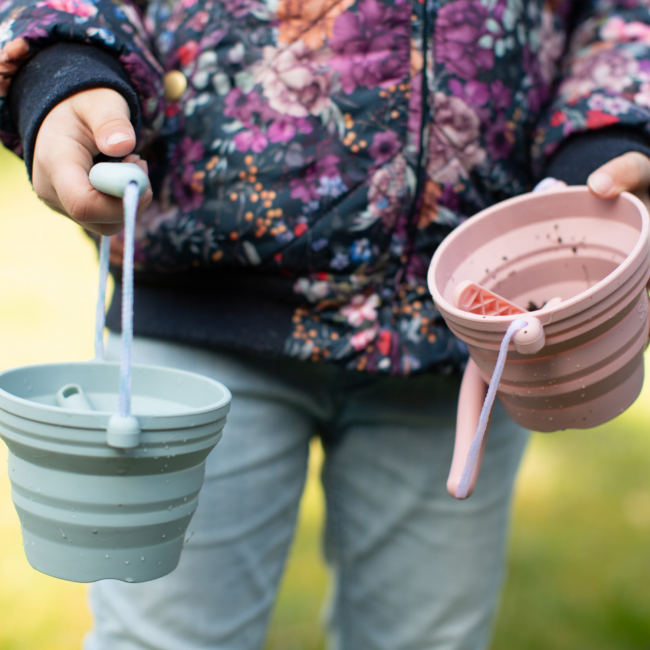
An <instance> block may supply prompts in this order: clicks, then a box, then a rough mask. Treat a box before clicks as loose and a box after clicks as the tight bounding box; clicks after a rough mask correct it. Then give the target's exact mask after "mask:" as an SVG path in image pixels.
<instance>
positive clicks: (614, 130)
mask: <svg viewBox="0 0 650 650" xmlns="http://www.w3.org/2000/svg"><path fill="white" fill-rule="evenodd" d="M630 151H638V152H639V153H642V154H644V155H646V156H648V158H650V137H648V136H647V135H646V134H645V133H643V132H642V131H640V130H639V129H633V128H629V127H620V126H613V127H609V128H606V129H599V130H597V131H588V132H587V133H580V134H578V135H574V136H572V137H570V138H569V139H568V140H567V141H566V142H565V143H564V144H563V145H562V147H560V149H558V151H557V152H556V153H555V155H554V156H553V157H552V158H551V160H550V161H549V163H548V165H547V166H546V169H545V173H544V175H543V176H551V177H553V178H557V179H558V180H560V181H564V182H565V183H567V185H584V184H585V183H586V182H587V178H588V177H589V174H591V172H593V171H596V169H598V168H599V167H600V166H601V165H604V164H605V163H607V162H609V161H610V160H612V158H617V157H618V156H622V155H623V154H624V153H628V152H630Z"/></svg>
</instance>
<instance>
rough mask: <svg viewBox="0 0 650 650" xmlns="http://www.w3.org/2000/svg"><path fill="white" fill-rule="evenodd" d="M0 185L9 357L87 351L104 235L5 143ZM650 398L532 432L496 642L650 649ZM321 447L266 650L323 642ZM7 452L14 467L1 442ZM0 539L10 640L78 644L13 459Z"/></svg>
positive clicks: (3, 337) (0, 279) (80, 605)
mask: <svg viewBox="0 0 650 650" xmlns="http://www.w3.org/2000/svg"><path fill="white" fill-rule="evenodd" d="M0 196H1V197H2V199H0V369H5V368H10V367H13V366H18V365H24V364H28V363H37V362H48V361H57V360H73V359H79V360H83V359H88V358H90V357H91V356H92V333H93V317H94V300H95V291H96V286H95V284H96V258H95V253H94V250H93V247H92V246H91V245H90V244H89V242H88V241H87V240H86V239H85V238H84V236H83V235H82V234H81V233H80V231H79V229H78V228H77V227H76V226H74V225H73V224H71V223H70V222H69V221H68V220H66V219H64V218H63V217H60V216H58V215H56V214H54V213H51V212H49V211H48V210H47V209H46V208H45V207H44V206H43V205H42V204H40V203H39V202H38V201H37V200H36V198H35V197H34V195H33V193H32V192H31V190H30V188H29V185H28V183H27V181H26V178H25V172H24V170H23V168H22V165H21V163H20V162H19V161H18V160H17V159H15V158H14V157H13V156H11V154H9V153H7V152H5V151H0ZM649 398H650V389H646V390H644V394H643V395H642V396H641V398H639V400H638V401H637V403H636V404H635V406H634V407H633V408H632V409H630V410H629V411H628V412H627V413H625V414H624V415H623V416H621V417H620V418H618V419H617V420H616V421H615V422H613V423H610V424H608V425H605V426H603V427H601V428H599V429H597V430H592V431H586V432H565V433H561V434H556V435H548V436H542V435H537V436H535V437H534V438H533V442H532V444H531V445H530V447H529V449H528V452H527V454H526V457H525V460H524V464H523V467H522V470H521V473H520V476H519V481H518V488H517V495H516V499H515V504H514V521H513V523H514V525H513V530H512V534H511V542H510V559H509V567H508V576H507V581H506V585H505V590H504V595H503V599H502V604H501V608H500V613H499V616H498V619H497V621H496V627H495V636H494V641H493V644H492V650H548V649H550V648H552V649H553V650H612V649H614V648H616V649H617V650H650V425H649V418H650V402H649ZM313 451H314V453H313V454H312V463H311V470H310V477H309V481H308V485H307V490H306V493H305V496H304V498H303V504H302V509H301V518H300V526H299V531H298V534H297V537H296V540H295V543H294V546H293V551H292V554H291V558H290V561H289V565H288V568H287V572H286V575H285V578H284V581H283V584H282V589H281V593H280V596H279V599H278V604H277V607H276V610H275V612H274V616H273V622H272V626H271V630H270V634H269V640H268V646H267V650H320V649H321V648H323V643H324V642H323V635H322V632H321V629H320V625H319V612H320V607H321V602H322V599H323V595H324V593H325V590H326V573H325V570H324V567H323V564H322V561H321V559H320V553H319V536H320V527H321V521H322V513H323V502H322V494H321V492H320V488H319V486H318V478H317V474H318V466H319V463H320V457H321V454H320V448H319V447H318V445H316V444H314V446H313ZM0 458H1V459H2V461H3V463H2V464H3V466H4V460H5V459H6V449H5V447H4V445H0ZM0 540H1V542H0V544H1V551H2V552H1V553H0V612H1V614H0V650H73V649H74V648H79V647H80V642H81V638H82V636H83V634H84V632H85V631H86V630H87V629H88V627H89V625H90V616H89V614H88V613H87V611H86V607H85V594H86V588H85V586H83V585H77V584H73V583H67V582H63V581H60V580H55V579H53V578H49V577H47V576H44V575H42V574H39V573H37V572H36V571H34V570H32V569H31V568H30V567H29V565H28V564H27V562H26V561H25V559H24V556H23V553H22V547H21V540H20V530H19V525H18V519H17V517H16V514H15V512H14V509H13V506H12V504H11V499H10V496H9V482H8V479H7V475H6V471H4V469H3V470H2V471H1V472H0ZM115 650H119V649H117V648H116V649H115ZM358 650H364V649H363V648H359V649H358Z"/></svg>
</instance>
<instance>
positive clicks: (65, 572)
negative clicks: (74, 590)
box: [22, 529, 184, 582]
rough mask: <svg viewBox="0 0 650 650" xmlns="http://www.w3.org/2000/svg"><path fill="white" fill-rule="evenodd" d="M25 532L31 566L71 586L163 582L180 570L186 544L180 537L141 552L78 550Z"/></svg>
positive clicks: (133, 549) (129, 550) (126, 550)
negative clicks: (165, 578) (166, 577)
mask: <svg viewBox="0 0 650 650" xmlns="http://www.w3.org/2000/svg"><path fill="white" fill-rule="evenodd" d="M22 532H23V546H24V547H25V555H26V556H27V561H28V562H29V564H30V565H31V566H32V567H33V568H34V569H36V570H37V571H40V572H41V573H45V574H46V575H49V576H52V577H53V578H61V579H62V580H70V581H71V582H96V581H97V580H107V579H113V580H122V581H124V582H147V581H149V580H155V579H156V578H162V576H165V575H167V574H168V573H171V572H172V571H173V570H174V569H175V568H176V567H177V565H178V561H179V559H180V554H181V550H182V549H183V540H184V535H181V536H178V537H175V538H174V539H170V540H169V541H168V542H165V543H162V544H156V545H155V546H143V547H140V548H129V549H113V548H111V549H101V548H88V547H86V548H79V547H78V546H75V545H72V544H65V543H58V542H53V541H52V540H49V539H44V538H43V537H39V536H37V535H34V534H33V533H31V532H30V531H29V530H25V529H23V531H22ZM62 542H63V540H62Z"/></svg>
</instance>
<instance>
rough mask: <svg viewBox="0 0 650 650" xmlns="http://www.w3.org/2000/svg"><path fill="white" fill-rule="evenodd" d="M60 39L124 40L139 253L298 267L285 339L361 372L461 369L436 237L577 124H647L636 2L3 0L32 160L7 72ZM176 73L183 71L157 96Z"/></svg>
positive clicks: (169, 262)
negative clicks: (146, 197) (150, 197)
mask: <svg viewBox="0 0 650 650" xmlns="http://www.w3.org/2000/svg"><path fill="white" fill-rule="evenodd" d="M570 19H571V20H573V21H574V22H575V25H576V27H575V29H574V30H573V32H572V33H568V29H569V24H570ZM571 24H574V23H573V22H572V23H571ZM53 39H66V40H70V41H77V42H84V43H95V44H97V45H98V46H100V47H102V48H103V49H105V50H107V51H109V52H113V53H114V55H115V56H116V57H117V58H118V59H119V60H120V62H121V63H122V65H123V66H124V68H125V70H126V71H127V73H128V74H129V76H130V78H131V81H132V83H133V86H134V88H135V89H136V91H137V93H138V95H139V97H140V101H141V104H142V110H143V118H144V129H145V132H144V134H143V135H144V136H145V137H144V139H143V140H144V142H145V150H144V151H143V155H146V156H147V157H148V158H149V160H150V168H151V170H152V176H153V177H155V178H157V179H158V182H157V184H156V197H155V201H154V203H153V204H152V206H151V207H150V208H149V209H148V210H147V211H146V213H145V214H143V215H142V217H141V219H140V221H139V224H138V232H137V251H136V261H137V265H138V267H139V268H140V269H142V270H145V271H149V272H160V273H174V272H176V271H184V270H187V269H192V268H203V269H214V268H224V269H233V268H235V267H249V268H254V269H255V270H256V271H257V272H259V273H265V274H272V275H275V276H277V277H279V278H284V279H286V283H285V287H286V288H285V294H286V296H285V297H286V300H287V301H290V302H293V303H294V304H296V305H297V306H296V308H295V310H294V314H293V319H292V326H291V334H290V336H289V337H288V339H287V340H286V341H285V344H284V352H285V354H287V355H289V356H293V357H296V358H301V359H311V360H313V361H329V362H336V363H340V364H344V365H345V366H347V367H349V368H356V369H358V370H361V371H366V372H384V373H393V374H400V375H407V374H411V373H415V372H422V371H427V372H431V371H437V372H449V371H451V370H452V369H454V368H456V367H458V366H459V364H462V362H463V360H464V358H465V356H466V351H465V349H464V346H463V345H462V344H461V343H459V342H458V341H456V340H455V339H454V338H453V336H452V335H451V334H450V333H449V331H448V330H447V328H446V327H445V325H444V322H443V321H442V319H441V317H440V314H439V313H438V312H437V310H436V309H435V307H434V305H433V303H432V301H431V298H430V296H429V293H428V290H427V287H426V282H425V276H426V270H427V267H428V264H429V261H430V259H431V255H432V254H433V252H434V251H435V249H436V246H437V245H438V244H439V243H440V241H441V240H442V239H443V238H444V237H445V236H446V235H447V234H448V233H449V232H450V231H451V230H452V229H453V228H454V227H455V226H457V225H458V224H459V223H461V222H462V221H463V220H465V219H466V218H469V217H471V215H472V214H474V213H475V212H477V211H478V210H481V209H483V208H485V207H487V206H489V205H491V204H493V203H494V202H496V201H499V200H502V199H503V198H507V197H509V196H513V195H515V194H517V193H521V192H523V191H526V190H527V189H529V188H530V187H531V184H532V183H533V181H534V174H535V170H537V173H539V171H540V170H541V169H542V168H543V165H544V161H545V160H547V159H548V157H549V156H550V155H552V154H553V152H554V151H555V150H556V149H557V147H558V146H559V145H560V144H561V142H562V141H563V140H564V139H566V138H567V137H568V136H570V135H571V134H573V133H578V132H581V131H585V130H588V129H598V128H602V127H605V126H608V125H611V124H626V125H630V126H635V127H638V128H646V125H647V124H648V121H649V118H650V50H649V47H650V13H649V10H648V7H647V6H646V3H642V2H641V0H618V1H617V0H441V1H437V0H436V1H435V2H434V1H433V0H305V1H298V0H181V1H179V2H171V1H170V0H153V1H152V2H150V3H149V4H148V8H147V13H146V16H145V18H144V20H142V19H141V16H140V13H139V10H138V9H136V7H135V5H131V4H129V3H128V2H127V1H123V0H119V1H118V0H115V1H112V0H41V1H38V2H30V1H29V0H17V1H13V0H12V1H11V2H9V0H0V137H1V138H2V141H3V142H4V144H5V145H6V146H8V147H10V148H12V149H13V150H14V151H15V152H16V153H18V154H20V147H21V145H20V141H19V139H18V138H17V136H16V133H15V131H14V129H13V127H12V124H11V120H10V117H9V115H8V108H7V105H6V96H7V92H8V89H9V85H10V82H11V78H12V76H13V75H15V74H16V72H17V71H18V70H19V69H20V66H21V65H22V64H23V63H24V62H25V61H26V60H28V58H29V57H30V56H32V55H33V54H34V53H36V52H38V51H39V50H40V49H42V48H44V47H46V46H47V45H48V44H50V43H51V42H52V41H53ZM565 50H566V53H565ZM563 53H565V54H564V55H563ZM173 69H177V70H180V71H181V72H183V74H184V75H185V76H186V77H187V78H188V80H189V87H188V90H187V91H186V93H185V94H184V95H183V97H182V98H181V99H179V100H177V101H165V100H164V98H163V91H162V88H163V85H162V77H163V74H164V72H165V71H168V70H173ZM555 86H557V87H556V89H555V90H554V88H555ZM153 141H155V145H156V146H155V147H154V149H152V150H151V151H148V150H147V149H146V143H148V142H153ZM531 161H532V164H531Z"/></svg>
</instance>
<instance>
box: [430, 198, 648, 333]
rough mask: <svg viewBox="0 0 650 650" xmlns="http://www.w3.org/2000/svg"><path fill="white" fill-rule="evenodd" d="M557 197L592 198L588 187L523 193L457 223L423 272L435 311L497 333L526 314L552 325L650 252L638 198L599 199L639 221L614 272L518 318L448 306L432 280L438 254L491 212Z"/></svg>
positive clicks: (645, 216) (644, 213)
mask: <svg viewBox="0 0 650 650" xmlns="http://www.w3.org/2000/svg"><path fill="white" fill-rule="evenodd" d="M558 194H565V195H566V194H573V195H581V194H583V195H584V194H588V195H589V196H592V197H593V194H591V192H590V190H589V188H588V187H587V186H586V185H580V186H571V187H563V188H559V189H557V190H553V191H551V192H540V193H533V192H527V193H525V194H520V195H519V196H515V197H512V198H509V199H506V200H504V201H499V202H498V203H496V204H494V205H492V206H490V207H489V208H485V209H484V210H481V211H480V212H478V213H477V214H475V215H474V216H472V217H469V218H468V219H467V221H465V222H464V223H462V224H460V225H459V226H458V227H457V228H455V229H454V230H453V231H452V232H451V233H449V235H447V237H445V239H444V240H443V241H442V242H441V244H440V245H439V246H438V248H437V249H436V251H435V253H434V254H433V257H432V258H431V263H430V265H429V270H428V273H427V285H428V288H429V292H430V294H431V296H432V298H433V302H434V304H435V306H436V307H437V308H438V309H439V311H441V312H444V313H445V314H446V315H447V314H448V315H449V316H451V317H453V318H455V319H461V320H463V321H466V322H474V323H477V324H478V323H482V324H486V323H490V324H492V325H495V326H497V327H498V329H499V330H500V329H501V327H499V326H502V328H503V330H504V331H505V330H506V329H507V327H508V325H509V324H510V323H511V322H512V321H513V320H515V319H516V318H524V319H525V318H526V316H527V315H528V314H529V315H531V316H534V317H535V318H537V319H538V320H539V321H540V322H541V323H542V325H548V324H550V323H552V322H553V323H555V322H557V321H559V320H562V318H563V315H564V314H566V316H567V317H570V316H573V315H575V313H576V312H575V311H574V310H573V308H574V307H575V306H576V305H577V304H578V303H580V302H582V301H584V300H590V299H592V298H593V296H594V295H595V294H597V293H598V292H600V291H601V290H602V289H603V287H604V286H606V284H608V283H610V282H612V281H613V280H615V279H616V277H618V276H621V275H623V274H624V273H625V272H626V271H627V269H628V268H629V267H630V266H631V265H632V261H633V260H634V259H636V258H637V257H638V255H639V253H640V252H641V251H642V250H643V248H646V251H647V254H646V257H650V250H648V248H649V233H650V215H649V214H648V210H647V208H646V207H645V205H644V204H643V202H642V201H641V200H640V199H639V198H638V197H636V196H634V195H633V194H631V193H629V192H621V194H620V195H619V196H617V197H615V198H613V199H600V200H601V201H618V200H623V201H627V202H629V203H631V204H632V205H633V206H634V207H635V208H636V209H637V211H638V213H639V216H640V218H641V231H640V233H639V237H638V239H637V241H636V243H635V245H634V247H633V248H632V250H631V251H630V252H629V253H628V255H627V256H626V258H625V260H623V262H621V264H619V265H618V266H617V267H616V269H614V271H612V272H611V273H610V274H608V275H607V276H606V277H604V278H603V279H602V280H600V281H598V282H597V283H596V284H594V285H593V286H592V287H590V288H589V289H586V290H585V291H581V292H580V293H578V294H576V295H575V296H573V297H572V298H569V299H568V300H564V301H562V303H561V304H560V305H559V306H558V307H553V308H551V309H548V310H542V309H540V310H536V311H530V312H526V313H525V314H521V315H519V316H517V315H510V316H485V315H481V314H472V313H470V312H467V311H464V310H462V309H459V308H457V307H455V306H454V305H453V304H451V303H450V302H448V301H447V300H445V298H443V296H442V294H441V293H440V291H439V290H438V287H437V286H436V283H435V281H434V277H435V271H436V266H437V264H438V262H439V260H440V258H441V257H442V255H444V253H445V251H446V249H447V248H448V247H449V246H451V245H452V243H453V241H454V239H455V238H457V237H459V236H461V235H462V233H463V232H464V231H466V230H467V229H468V228H471V227H472V226H473V224H476V222H477V220H484V219H490V218H492V216H493V214H494V213H495V212H498V211H500V210H501V209H503V208H504V207H509V206H512V205H516V204H517V203H524V202H530V201H531V200H534V201H544V200H547V199H549V198H551V197H553V196H557V195H558ZM594 198H597V197H594ZM646 281H647V278H646Z"/></svg>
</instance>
